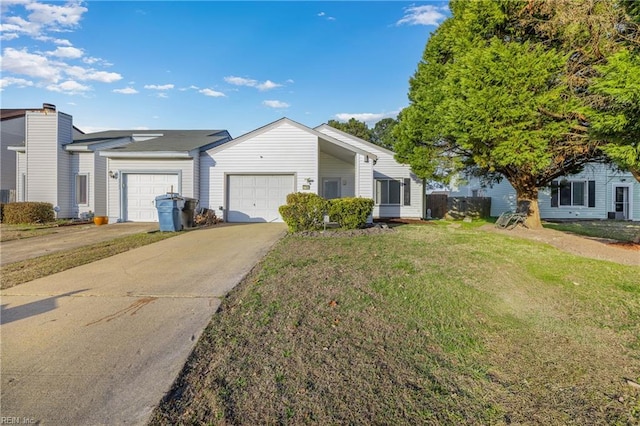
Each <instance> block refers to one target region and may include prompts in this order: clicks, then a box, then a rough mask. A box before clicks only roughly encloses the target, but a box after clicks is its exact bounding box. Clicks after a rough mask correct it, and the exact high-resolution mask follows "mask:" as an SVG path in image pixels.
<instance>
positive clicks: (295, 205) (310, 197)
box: [279, 192, 329, 232]
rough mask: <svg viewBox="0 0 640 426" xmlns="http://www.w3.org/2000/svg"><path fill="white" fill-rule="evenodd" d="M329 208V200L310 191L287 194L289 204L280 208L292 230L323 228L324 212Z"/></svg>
mask: <svg viewBox="0 0 640 426" xmlns="http://www.w3.org/2000/svg"><path fill="white" fill-rule="evenodd" d="M328 210H329V205H328V201H327V200H325V199H324V198H322V197H321V196H319V195H318V194H313V193H310V192H295V193H293V194H289V195H287V204H286V205H284V206H280V208H279V211H280V214H281V215H282V219H284V221H285V222H286V224H287V226H289V231H291V232H298V231H313V230H317V229H322V224H323V220H324V214H325V212H327V211H328Z"/></svg>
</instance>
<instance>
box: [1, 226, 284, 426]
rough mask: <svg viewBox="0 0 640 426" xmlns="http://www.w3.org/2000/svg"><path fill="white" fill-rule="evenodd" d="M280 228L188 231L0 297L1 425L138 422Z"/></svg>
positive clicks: (158, 398)
mask: <svg viewBox="0 0 640 426" xmlns="http://www.w3.org/2000/svg"><path fill="white" fill-rule="evenodd" d="M284 232H285V226H284V225H283V224H249V225H231V226H223V227H213V228H208V229H203V230H197V231H191V232H188V233H185V234H182V235H179V236H177V237H174V238H169V239H167V240H163V241H160V242H158V243H155V244H151V245H148V246H144V247H141V248H138V249H135V250H132V251H129V252H126V253H122V254H119V255H116V256H113V257H110V258H108V259H104V260H101V261H98V262H94V263H92V264H89V265H84V266H80V267H78V268H74V269H71V270H68V271H65V272H62V273H59V274H56V275H52V276H49V277H46V278H42V279H39V280H35V281H31V282H29V283H25V284H21V285H19V286H16V287H13V288H11V289H8V290H4V291H2V292H1V293H0V294H1V295H2V312H1V315H0V322H1V323H2V325H1V328H0V330H1V333H2V343H1V355H2V365H1V384H2V389H1V398H2V400H1V401H0V406H1V409H2V412H1V413H0V416H2V417H19V418H20V419H21V421H22V420H23V419H25V418H26V419H30V420H32V421H33V422H39V423H38V424H51V425H62V424H65V425H99V424H144V423H146V422H147V421H148V418H149V416H150V414H151V412H152V410H153V409H154V407H155V406H156V405H157V404H158V403H159V402H160V400H161V398H162V397H163V396H164V394H165V393H166V392H167V391H169V389H170V387H171V385H172V383H173V381H174V380H175V379H176V377H177V375H178V373H179V372H180V370H181V368H182V367H183V365H184V363H185V361H186V359H187V357H188V355H189V353H190V352H191V350H192V349H193V347H194V345H195V343H196V341H197V340H198V338H199V336H200V334H201V333H202V331H203V329H204V327H205V326H206V325H207V323H208V322H209V319H210V318H211V316H212V315H213V314H214V313H215V311H216V310H217V308H218V306H219V304H220V298H221V297H223V296H224V295H225V294H226V293H227V292H228V291H229V290H230V289H231V288H233V287H234V286H235V285H236V284H237V283H238V282H239V281H240V280H241V279H242V278H243V276H245V275H246V274H247V273H248V272H249V271H250V270H251V268H252V267H253V266H254V265H255V264H256V263H257V262H258V261H259V260H260V259H261V258H262V257H263V256H264V255H265V254H266V252H267V251H268V250H269V248H270V247H271V246H272V245H273V244H274V243H275V242H276V241H277V240H278V239H279V238H280V237H281V236H282V235H283V234H284Z"/></svg>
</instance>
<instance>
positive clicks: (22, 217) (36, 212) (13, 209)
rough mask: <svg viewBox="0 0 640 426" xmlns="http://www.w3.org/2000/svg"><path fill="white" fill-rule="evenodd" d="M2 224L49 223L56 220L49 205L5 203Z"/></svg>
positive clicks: (51, 206)
mask: <svg viewBox="0 0 640 426" xmlns="http://www.w3.org/2000/svg"><path fill="white" fill-rule="evenodd" d="M2 210H3V211H2V212H3V215H4V216H3V219H2V221H3V223H7V224H14V225H15V224H19V223H49V222H53V221H55V220H56V215H55V213H54V211H53V205H52V204H51V203H34V202H23V203H7V204H5V205H4V208H3V209H2Z"/></svg>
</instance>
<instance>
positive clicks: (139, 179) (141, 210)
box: [122, 173, 180, 222]
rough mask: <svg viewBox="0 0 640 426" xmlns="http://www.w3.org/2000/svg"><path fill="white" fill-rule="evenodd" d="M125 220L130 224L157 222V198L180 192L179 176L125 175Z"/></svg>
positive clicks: (157, 174)
mask: <svg viewBox="0 0 640 426" xmlns="http://www.w3.org/2000/svg"><path fill="white" fill-rule="evenodd" d="M123 189H124V191H123V196H124V200H123V203H122V206H123V218H124V220H126V221H130V222H157V221H158V212H157V210H156V206H155V198H156V197H157V196H158V195H162V194H166V193H167V192H171V191H173V192H179V189H180V181H179V176H178V174H177V173H176V174H162V173H126V174H124V175H123Z"/></svg>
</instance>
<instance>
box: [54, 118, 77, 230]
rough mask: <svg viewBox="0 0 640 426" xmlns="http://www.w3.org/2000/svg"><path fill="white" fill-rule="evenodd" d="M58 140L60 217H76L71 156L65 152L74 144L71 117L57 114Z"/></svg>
mask: <svg viewBox="0 0 640 426" xmlns="http://www.w3.org/2000/svg"><path fill="white" fill-rule="evenodd" d="M57 117H58V128H57V131H58V138H57V143H56V155H57V162H58V206H59V207H60V212H59V213H58V217H65V218H68V217H76V216H77V211H76V208H75V206H74V201H73V199H74V194H73V186H74V185H73V182H74V179H75V178H74V175H73V173H72V172H71V155H70V154H69V153H68V152H67V151H65V150H64V145H66V144H69V143H71V142H73V122H72V118H71V116H70V115H67V114H63V113H61V112H58V113H57Z"/></svg>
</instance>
